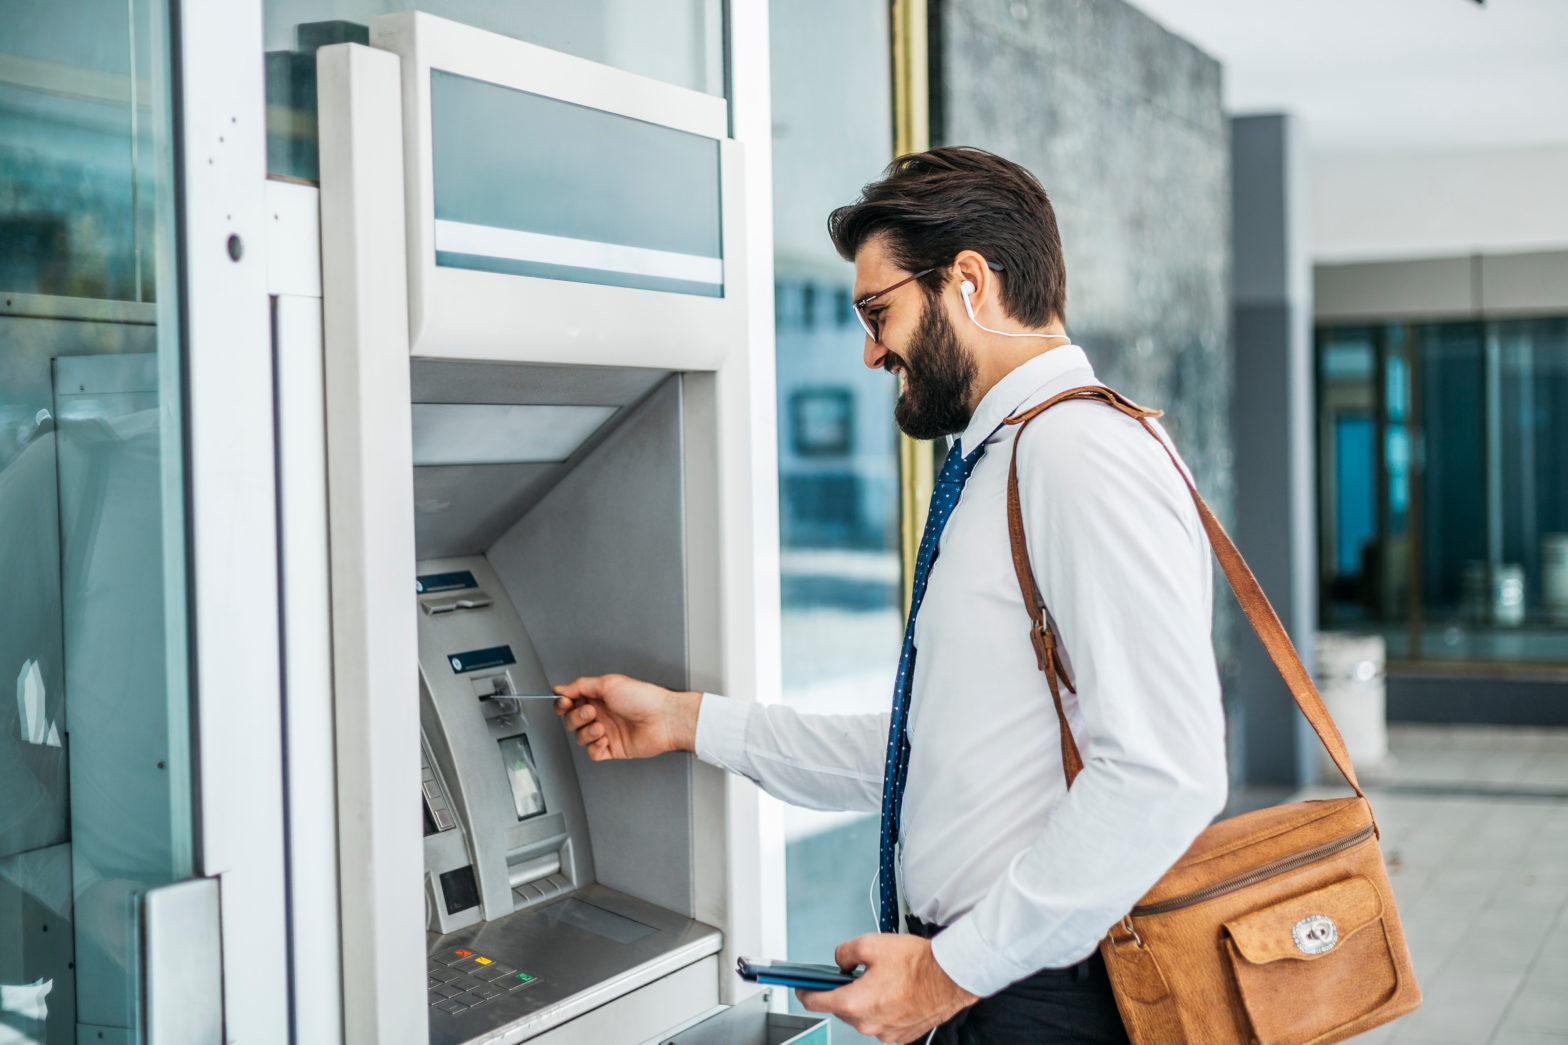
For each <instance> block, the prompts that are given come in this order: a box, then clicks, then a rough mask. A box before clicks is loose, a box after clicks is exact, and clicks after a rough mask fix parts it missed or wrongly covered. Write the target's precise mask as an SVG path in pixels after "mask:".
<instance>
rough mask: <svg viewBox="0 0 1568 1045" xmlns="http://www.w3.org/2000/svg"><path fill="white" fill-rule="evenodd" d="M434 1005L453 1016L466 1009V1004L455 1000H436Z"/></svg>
mask: <svg viewBox="0 0 1568 1045" xmlns="http://www.w3.org/2000/svg"><path fill="white" fill-rule="evenodd" d="M435 1007H436V1008H438V1009H440V1010H441V1011H442V1012H450V1013H451V1014H452V1015H453V1016H456V1015H457V1014H458V1013H460V1012H467V1011H468V1006H466V1005H464V1004H463V1003H462V1002H456V1001H441V1002H436V1005H435Z"/></svg>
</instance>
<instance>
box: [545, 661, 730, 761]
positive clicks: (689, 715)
mask: <svg viewBox="0 0 1568 1045" xmlns="http://www.w3.org/2000/svg"><path fill="white" fill-rule="evenodd" d="M555 692H556V693H557V694H558V698H557V700H556V702H555V713H556V714H557V715H560V716H561V717H562V718H563V719H565V721H566V725H567V726H568V727H569V728H570V729H571V730H572V732H573V733H575V734H576V736H577V743H578V744H580V745H581V746H583V747H585V748H587V749H588V757H589V758H591V759H593V760H594V761H595V762H603V761H605V760H607V759H612V758H647V757H649V756H650V755H659V754H663V753H664V752H666V751H690V750H692V749H693V748H694V747H695V746H696V743H697V712H698V710H699V709H700V708H701V706H702V694H701V693H676V692H674V691H672V690H668V689H665V688H664V687H663V686H655V685H654V684H653V683H651V682H639V681H638V680H637V679H629V678H627V677H626V676H625V675H596V676H592V677H588V678H580V679H577V680H576V681H574V682H568V683H567V684H566V685H564V686H556V687H555Z"/></svg>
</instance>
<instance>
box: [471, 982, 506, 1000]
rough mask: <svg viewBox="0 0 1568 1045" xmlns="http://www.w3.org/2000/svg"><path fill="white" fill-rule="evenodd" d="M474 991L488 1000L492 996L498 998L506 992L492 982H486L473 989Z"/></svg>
mask: <svg viewBox="0 0 1568 1045" xmlns="http://www.w3.org/2000/svg"><path fill="white" fill-rule="evenodd" d="M474 993H475V994H477V995H479V996H480V997H481V998H485V999H487V1000H488V999H492V998H499V997H501V995H503V994H505V993H506V992H505V991H503V990H502V989H501V988H499V987H497V986H496V985H495V984H493V983H487V984H485V985H484V986H483V987H480V988H479V989H478V990H476V991H474Z"/></svg>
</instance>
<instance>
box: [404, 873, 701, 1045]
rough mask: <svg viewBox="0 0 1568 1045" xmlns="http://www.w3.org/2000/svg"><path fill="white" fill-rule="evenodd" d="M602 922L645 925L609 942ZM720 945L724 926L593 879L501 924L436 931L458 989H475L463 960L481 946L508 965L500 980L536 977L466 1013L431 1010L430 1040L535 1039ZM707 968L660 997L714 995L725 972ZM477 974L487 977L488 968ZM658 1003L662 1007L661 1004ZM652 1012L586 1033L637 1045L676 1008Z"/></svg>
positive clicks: (433, 949) (434, 953)
mask: <svg viewBox="0 0 1568 1045" xmlns="http://www.w3.org/2000/svg"><path fill="white" fill-rule="evenodd" d="M596 923H597V924H596ZM604 923H610V924H617V925H625V926H628V927H634V928H635V929H636V930H637V932H636V935H635V936H628V937H627V938H622V939H619V940H616V939H611V938H610V937H609V936H607V935H605V928H606V925H605V924H604ZM721 942H722V938H721V935H720V933H719V931H718V930H717V929H715V928H714V927H713V926H711V925H704V924H703V923H702V922H698V921H693V920H692V919H690V918H682V917H680V916H678V915H676V914H673V913H672V912H670V911H667V910H663V909H660V908H658V907H654V906H652V905H651V904H647V903H644V902H642V901H640V900H636V899H634V898H632V897H629V896H623V895H621V894H619V893H616V892H614V891H612V890H609V889H606V888H604V887H603V886H600V885H588V886H586V887H584V888H582V889H580V890H578V891H577V892H575V893H573V894H572V895H571V896H570V897H567V898H565V899H562V900H558V901H555V902H553V903H549V904H545V905H543V906H539V907H530V908H528V909H527V910H523V911H518V912H517V913H516V914H513V915H511V916H509V917H506V918H502V919H499V920H497V921H492V922H485V923H483V924H481V925H475V926H471V927H469V928H466V929H459V930H458V931H456V932H452V933H448V934H446V935H445V936H441V937H435V936H431V937H430V938H429V943H430V961H431V964H432V966H433V967H434V968H436V969H442V968H445V969H446V970H449V971H447V972H446V973H444V976H445V977H446V978H447V979H448V981H449V982H450V983H451V984H452V985H454V986H457V987H459V988H464V987H465V986H467V980H468V977H469V975H470V973H471V971H472V970H471V969H470V964H469V961H464V960H462V959H459V958H458V957H457V955H456V952H457V951H459V950H462V951H470V952H473V953H472V955H471V956H470V961H477V958H478V957H484V958H488V959H490V961H489V962H487V963H486V964H488V965H491V966H494V965H497V964H499V965H501V966H502V967H503V973H504V976H503V977H502V978H500V979H498V980H497V981H495V982H498V983H507V984H508V985H510V981H509V977H510V976H511V975H513V973H505V970H506V969H510V970H514V972H515V971H521V972H523V973H525V974H526V975H528V976H531V977H533V978H534V982H532V983H531V984H530V985H529V986H527V987H522V988H518V989H515V990H507V991H506V992H505V993H503V994H500V995H499V996H497V997H495V998H492V999H491V1000H489V1001H487V1002H486V1003H484V1004H481V1005H478V1006H474V1007H471V1008H469V1010H468V1011H466V1012H462V1013H457V1014H449V1013H446V1012H443V1011H440V1010H437V1009H432V1010H431V1012H430V1040H431V1043H432V1045H461V1043H463V1042H473V1041H485V1042H492V1041H496V1040H501V1041H521V1040H523V1039H525V1038H530V1037H533V1036H534V1035H537V1034H539V1033H541V1032H543V1031H546V1030H549V1029H550V1028H552V1027H557V1026H560V1025H561V1024H563V1023H566V1022H567V1021H569V1020H572V1019H574V1018H576V1017H580V1016H583V1015H584V1014H586V1013H589V1012H591V1011H592V1010H594V1009H597V1008H598V1007H600V1006H603V1005H605V1004H606V1003H612V1002H614V1001H615V1000H616V999H620V998H624V997H627V996H629V995H631V994H633V993H634V992H635V991H637V989H638V988H640V987H643V986H646V985H648V984H651V983H653V982H655V981H657V980H659V979H660V978H661V977H666V976H669V975H671V974H672V973H675V972H677V971H678V970H681V969H685V968H690V967H692V966H693V965H696V964H698V963H702V962H703V960H704V959H708V958H709V956H710V955H712V954H714V953H715V952H716V951H718V949H719V946H720V944H721ZM710 960H711V959H710ZM454 962H455V964H453V963H454ZM477 968H478V966H474V967H473V969H477ZM702 971H703V973H704V975H700V976H699V977H697V982H696V984H693V985H688V986H686V987H685V988H684V989H678V996H677V997H676V998H665V999H662V1001H663V1002H664V1005H666V1006H668V1004H669V1002H671V1001H674V1002H675V1005H674V1006H673V1008H674V1011H675V1012H678V1013H682V1014H684V1013H687V1012H690V1011H692V1010H693V1009H700V1008H702V1007H704V1006H706V1005H709V1004H711V1003H712V1002H713V1001H716V1000H717V998H716V994H717V991H716V987H717V983H716V981H717V979H718V977H717V975H716V973H717V972H718V970H717V969H716V968H714V967H713V966H711V965H708V966H707V967H705V968H704V969H703V970H702ZM475 974H476V975H478V976H479V977H480V978H484V973H482V972H479V973H475ZM693 986H695V987H696V990H695V991H693V990H692V989H691V988H692V987H693ZM469 989H471V987H469ZM658 993H662V992H658ZM692 995H696V996H695V997H694V996H692ZM646 1000H647V999H646V998H645V999H644V1001H645V1002H646ZM655 1006H656V1007H659V1001H657V1000H656V1001H655ZM648 1015H649V1014H646V1013H644V1014H642V1017H641V1019H640V1020H638V1021H637V1022H635V1023H633V1022H630V1021H628V1022H627V1023H623V1024H621V1025H619V1026H618V1027H617V1028H616V1031H615V1032H613V1033H612V1034H608V1035H601V1036H599V1037H595V1038H590V1039H587V1040H589V1041H593V1042H594V1043H595V1045H599V1043H603V1042H606V1041H614V1040H616V1039H617V1038H619V1039H620V1040H621V1041H623V1042H626V1043H627V1045H630V1043H631V1042H636V1041H640V1040H641V1039H642V1037H644V1036H645V1035H646V1033H647V1030H648V1029H649V1028H650V1027H657V1026H661V1025H662V1026H668V1025H669V1020H670V1016H671V1013H670V1012H669V1011H667V1010H666V1011H664V1012H662V1013H659V1014H658V1017H657V1018H656V1019H649V1018H648ZM602 1030H603V1028H601V1031H602ZM577 1040H579V1041H582V1040H584V1039H577Z"/></svg>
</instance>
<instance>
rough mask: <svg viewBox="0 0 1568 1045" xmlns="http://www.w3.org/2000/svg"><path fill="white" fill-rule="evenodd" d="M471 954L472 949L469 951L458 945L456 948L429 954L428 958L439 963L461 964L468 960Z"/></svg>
mask: <svg viewBox="0 0 1568 1045" xmlns="http://www.w3.org/2000/svg"><path fill="white" fill-rule="evenodd" d="M473 956H474V952H473V951H470V950H468V949H467V948H463V947H459V948H457V949H456V950H451V951H442V952H441V953H440V954H432V955H431V956H430V960H431V961H432V962H435V963H437V964H440V965H461V964H462V963H463V962H466V961H468V959H470V958H472V957H473Z"/></svg>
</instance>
